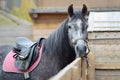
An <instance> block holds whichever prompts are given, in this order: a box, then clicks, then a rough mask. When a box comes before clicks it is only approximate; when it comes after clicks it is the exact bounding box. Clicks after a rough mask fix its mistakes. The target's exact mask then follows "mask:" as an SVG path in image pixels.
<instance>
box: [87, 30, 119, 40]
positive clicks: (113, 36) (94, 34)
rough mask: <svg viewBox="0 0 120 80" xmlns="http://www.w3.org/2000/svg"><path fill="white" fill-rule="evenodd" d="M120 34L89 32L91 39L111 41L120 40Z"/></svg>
mask: <svg viewBox="0 0 120 80" xmlns="http://www.w3.org/2000/svg"><path fill="white" fill-rule="evenodd" d="M119 38H120V32H119V31H118V32H117V31H115V32H105V31H102V32H89V39H92V40H93V39H97V40H106V39H107V40H110V39H119Z"/></svg>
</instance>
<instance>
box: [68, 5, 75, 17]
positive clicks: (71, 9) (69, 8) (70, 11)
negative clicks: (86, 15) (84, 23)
mask: <svg viewBox="0 0 120 80" xmlns="http://www.w3.org/2000/svg"><path fill="white" fill-rule="evenodd" d="M68 15H69V16H70V17H72V16H73V15H74V10H73V4H71V5H70V6H69V7H68Z"/></svg>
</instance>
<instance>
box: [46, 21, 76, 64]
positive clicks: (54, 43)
mask: <svg viewBox="0 0 120 80" xmlns="http://www.w3.org/2000/svg"><path fill="white" fill-rule="evenodd" d="M65 26H66V21H64V22H63V23H62V25H61V26H60V27H59V28H58V29H57V30H55V31H54V32H53V33H52V34H51V35H50V36H49V37H48V39H46V41H45V51H46V54H52V55H54V56H55V57H58V58H59V59H62V61H65V62H64V64H68V63H70V62H71V61H72V60H73V59H74V58H75V52H74V50H73V48H72V47H71V46H70V44H69V39H68V35H67V29H66V27H65ZM62 61H61V62H62Z"/></svg>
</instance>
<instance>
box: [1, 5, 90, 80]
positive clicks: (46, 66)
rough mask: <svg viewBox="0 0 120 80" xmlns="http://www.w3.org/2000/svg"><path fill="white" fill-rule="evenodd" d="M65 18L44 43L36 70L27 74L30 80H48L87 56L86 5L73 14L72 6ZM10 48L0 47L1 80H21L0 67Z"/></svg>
mask: <svg viewBox="0 0 120 80" xmlns="http://www.w3.org/2000/svg"><path fill="white" fill-rule="evenodd" d="M67 12H68V17H67V18H66V19H65V20H64V21H63V22H62V23H61V25H60V26H59V27H58V28H57V29H56V30H55V31H53V32H52V33H51V34H50V35H49V36H48V38H46V39H45V40H44V41H43V46H42V56H41V60H40V62H39V64H38V66H37V67H36V68H35V69H34V70H33V71H32V72H30V80H47V79H49V78H50V77H52V76H54V75H55V74H57V73H58V72H59V71H60V70H61V69H63V68H64V67H65V66H67V65H68V64H70V63H71V62H72V61H73V60H75V58H77V57H84V56H85V55H87V52H88V46H87V41H88V32H87V28H88V16H89V11H88V8H87V6H86V5H85V4H83V7H82V9H80V10H78V11H74V9H73V4H71V5H70V6H68V11H67ZM12 48H13V46H11V45H3V46H0V80H24V76H23V74H17V73H9V72H4V71H3V70H2V64H3V61H4V58H5V56H6V55H7V53H8V52H9V51H10V50H11V49H12Z"/></svg>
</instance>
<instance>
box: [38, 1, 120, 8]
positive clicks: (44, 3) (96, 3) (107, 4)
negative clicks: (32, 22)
mask: <svg viewBox="0 0 120 80" xmlns="http://www.w3.org/2000/svg"><path fill="white" fill-rule="evenodd" d="M37 1H38V0H37ZM70 4H74V5H75V6H76V7H80V6H82V4H86V5H88V7H90V8H94V7H120V0H40V1H39V7H42V8H55V7H67V6H68V5H70Z"/></svg>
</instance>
